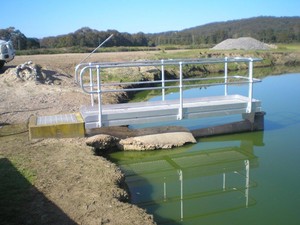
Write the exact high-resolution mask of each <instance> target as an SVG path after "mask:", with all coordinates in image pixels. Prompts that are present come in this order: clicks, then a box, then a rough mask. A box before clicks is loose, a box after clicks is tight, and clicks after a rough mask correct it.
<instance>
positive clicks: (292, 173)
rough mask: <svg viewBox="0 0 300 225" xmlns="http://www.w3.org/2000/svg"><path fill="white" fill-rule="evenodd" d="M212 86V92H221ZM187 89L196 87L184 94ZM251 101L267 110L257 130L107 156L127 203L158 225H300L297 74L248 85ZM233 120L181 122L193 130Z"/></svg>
mask: <svg viewBox="0 0 300 225" xmlns="http://www.w3.org/2000/svg"><path fill="white" fill-rule="evenodd" d="M218 88H220V87H216V89H215V90H212V91H213V92H218V91H220V92H222V91H221V90H219V89H218ZM232 88H233V89H235V88H237V87H232ZM241 89H242V90H241V92H246V91H247V88H246V87H245V88H241ZM208 91H209V90H208ZM193 92H199V90H197V89H192V90H188V91H187V92H186V93H185V94H187V95H189V94H191V95H193ZM170 96H172V94H170ZM254 97H255V98H257V99H259V100H261V101H262V106H263V111H265V112H266V113H267V114H266V116H265V130H264V131H263V132H253V133H243V134H234V135H224V136H218V137H210V138H201V139H199V140H198V143H197V144H194V145H187V146H184V147H182V148H176V149H172V150H161V151H151V152H118V153H113V154H111V155H110V159H111V160H112V161H114V162H116V163H117V164H118V165H119V166H120V168H121V169H122V170H123V172H124V173H125V175H126V182H127V185H128V187H129V190H130V194H131V201H132V203H133V204H136V205H138V206H139V207H141V208H144V209H145V210H146V211H147V212H148V213H150V214H153V215H154V219H155V221H156V222H157V223H158V224H184V225H187V224H209V225H210V224H216V225H218V224H243V225H247V224H249V225H250V224H251V225H253V224H287V225H293V224H295V225H298V224H300V175H299V173H300V163H299V161H300V99H299V97H300V74H285V75H280V76H269V77H267V78H265V79H263V81H262V82H261V83H258V84H255V86H254ZM234 119H236V118H226V117H224V118H214V119H207V120H205V119H202V120H191V121H185V122H183V123H181V124H180V125H186V126H187V127H189V128H191V129H192V128H193V127H199V126H200V127H201V126H209V124H219V123H226V122H231V120H234ZM168 125H169V124H168Z"/></svg>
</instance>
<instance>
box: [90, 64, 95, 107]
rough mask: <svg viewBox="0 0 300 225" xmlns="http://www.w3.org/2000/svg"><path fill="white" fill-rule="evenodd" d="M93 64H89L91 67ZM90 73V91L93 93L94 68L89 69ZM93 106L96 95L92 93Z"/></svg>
mask: <svg viewBox="0 0 300 225" xmlns="http://www.w3.org/2000/svg"><path fill="white" fill-rule="evenodd" d="M91 65H92V63H89V66H91ZM89 71H90V91H91V92H93V85H94V84H93V71H92V68H91V67H90V69H89ZM91 105H92V106H94V94H93V93H92V94H91Z"/></svg>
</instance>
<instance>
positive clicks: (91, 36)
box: [0, 17, 300, 50]
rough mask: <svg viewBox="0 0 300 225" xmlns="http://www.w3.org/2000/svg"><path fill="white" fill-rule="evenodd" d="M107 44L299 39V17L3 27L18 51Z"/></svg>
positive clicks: (0, 31) (3, 35)
mask: <svg viewBox="0 0 300 225" xmlns="http://www.w3.org/2000/svg"><path fill="white" fill-rule="evenodd" d="M111 34H114V35H113V37H112V38H111V39H110V40H109V41H108V42H106V43H105V46H107V47H112V46H160V45H201V44H210V45H213V44H217V43H219V42H221V41H223V40H226V39H228V38H238V37H246V36H247V37H253V38H256V39H257V40H260V41H262V42H266V43H291V42H300V17H254V18H249V19H241V20H232V21H226V22H217V23H210V24H206V25H203V26H198V27H194V28H189V29H185V30H182V31H170V32H163V33H155V34H145V33H142V32H140V33H136V34H129V33H120V32H118V31H116V30H107V31H98V30H95V29H91V28H89V27H83V28H81V29H79V30H77V31H75V32H73V33H69V34H64V35H59V36H53V37H44V38H41V39H37V38H27V37H26V36H25V35H24V34H23V33H22V32H21V31H19V30H17V29H15V28H14V27H9V28H7V29H0V39H4V40H11V41H12V42H13V45H14V47H15V48H16V49H17V50H25V49H35V48H64V47H74V46H79V47H91V48H95V47H97V46H98V45H99V44H100V43H101V42H102V41H104V40H105V39H106V38H107V37H108V36H110V35H111Z"/></svg>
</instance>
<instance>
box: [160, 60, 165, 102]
mask: <svg viewBox="0 0 300 225" xmlns="http://www.w3.org/2000/svg"><path fill="white" fill-rule="evenodd" d="M161 86H162V93H161V94H162V101H165V67H164V60H163V59H162V60H161Z"/></svg>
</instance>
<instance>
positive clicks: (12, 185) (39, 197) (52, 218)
mask: <svg viewBox="0 0 300 225" xmlns="http://www.w3.org/2000/svg"><path fill="white" fill-rule="evenodd" d="M0 221H1V224H3V225H8V224H9V225H14V224H16V225H17V224H24V225H26V224H68V225H71V224H72V225H73V224H76V223H75V222H74V221H73V220H72V219H71V218H69V217H68V215H66V214H65V213H64V212H63V211H62V210H61V209H60V208H59V207H58V206H57V205H55V204H54V203H53V202H51V201H50V200H49V199H47V197H45V196H44V195H43V194H42V193H41V192H39V191H38V190H37V189H36V188H35V187H34V186H32V185H31V184H30V182H29V181H28V180H27V179H26V178H24V176H23V175H22V174H21V173H20V172H19V171H18V170H17V169H16V168H15V167H14V165H13V164H12V163H11V162H10V161H9V160H8V159H7V158H0Z"/></svg>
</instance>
